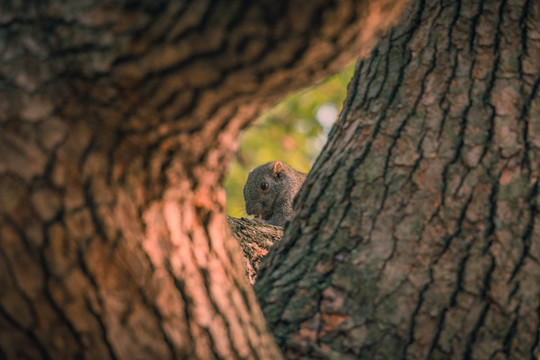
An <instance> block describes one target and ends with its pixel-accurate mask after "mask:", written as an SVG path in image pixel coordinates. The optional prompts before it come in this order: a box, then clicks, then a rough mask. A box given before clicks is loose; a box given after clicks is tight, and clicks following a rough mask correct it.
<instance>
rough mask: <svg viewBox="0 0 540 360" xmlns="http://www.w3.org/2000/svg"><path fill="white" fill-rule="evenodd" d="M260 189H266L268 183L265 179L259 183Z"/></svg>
mask: <svg viewBox="0 0 540 360" xmlns="http://www.w3.org/2000/svg"><path fill="white" fill-rule="evenodd" d="M261 190H263V191H264V190H268V183H267V182H266V181H263V182H262V183H261Z"/></svg>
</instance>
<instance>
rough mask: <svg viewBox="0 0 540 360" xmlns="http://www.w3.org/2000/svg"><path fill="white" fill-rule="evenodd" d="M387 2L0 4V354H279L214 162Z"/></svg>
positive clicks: (363, 42)
mask: <svg viewBox="0 0 540 360" xmlns="http://www.w3.org/2000/svg"><path fill="white" fill-rule="evenodd" d="M401 7H402V5H401V2H400V3H397V4H395V3H394V2H392V1H389V0H379V1H376V2H363V1H362V2H356V1H338V2H330V1H307V0H295V1H255V2H249V1H228V0H227V1H225V0H223V1H218V0H214V1H210V0H207V1H205V0H200V1H187V2H186V1H184V2H179V1H163V0H158V1H155V0H148V1H127V0H126V1H122V0H121V1H106V0H103V1H101V0H94V1H64V2H55V1H32V2H31V1H22V2H17V1H11V0H8V1H3V2H1V4H0V127H1V130H0V199H1V201H0V288H1V289H2V290H1V291H0V358H8V359H20V358H31V359H39V358H43V359H73V358H88V359H158V358H159V359H162V358H163V359H165V358H180V359H188V358H190V359H191V358H201V359H211V358H224V359H232V358H243V359H247V358H267V359H275V358H279V357H280V353H279V350H278V348H277V347H276V346H275V343H274V340H273V337H272V335H270V333H269V332H268V331H267V328H266V324H265V321H264V319H263V316H262V313H261V311H260V308H259V306H258V305H257V301H256V299H255V296H254V293H253V291H252V289H251V286H250V285H249V284H248V282H247V281H245V275H244V272H243V270H242V268H241V266H240V264H241V263H242V259H241V255H240V252H239V247H238V244H237V241H236V240H235V239H233V238H232V237H231V236H230V232H229V230H228V225H227V220H226V217H225V214H224V203H225V193H224V191H223V189H222V188H221V182H222V180H223V178H224V176H225V173H226V169H227V164H228V162H229V160H230V158H231V156H232V154H234V151H235V150H236V148H237V138H238V134H239V132H240V131H241V129H242V128H244V127H245V126H246V125H247V124H248V123H249V122H250V121H252V120H253V119H254V118H255V117H256V115H258V114H259V113H260V112H261V111H262V110H263V109H264V108H266V107H267V106H268V105H269V104H272V103H274V102H275V101H276V100H277V99H278V98H279V97H282V96H283V95H285V94H286V93H287V92H288V91H290V90H292V89H295V88H298V87H300V86H305V85H308V84H310V83H313V82H315V81H317V80H318V79H321V78H322V77H324V76H326V75H328V74H330V73H331V72H333V71H335V70H336V69H338V68H339V67H340V66H341V65H343V64H344V63H346V62H348V61H350V60H351V59H352V57H353V56H356V55H358V54H365V53H367V52H368V50H369V48H370V47H371V45H372V44H373V43H374V41H375V38H376V35H377V34H378V33H379V32H380V31H381V29H384V28H387V27H388V26H389V24H391V22H392V20H394V19H395V18H396V14H398V13H399V11H400V10H401Z"/></svg>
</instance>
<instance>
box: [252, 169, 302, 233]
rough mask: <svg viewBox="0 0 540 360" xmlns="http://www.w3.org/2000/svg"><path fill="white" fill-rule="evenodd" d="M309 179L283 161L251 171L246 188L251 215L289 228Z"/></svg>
mask: <svg viewBox="0 0 540 360" xmlns="http://www.w3.org/2000/svg"><path fill="white" fill-rule="evenodd" d="M306 176H307V174H304V173H303V172H300V171H297V170H295V169H293V168H291V167H289V166H287V165H285V164H284V163H282V162H280V161H271V162H269V163H266V164H264V165H261V166H259V167H257V168H255V169H253V170H251V171H250V172H249V175H248V178H247V181H246V184H245V185H244V201H245V203H246V212H247V214H248V215H255V219H256V220H262V221H265V222H267V223H268V224H271V225H277V226H285V224H286V223H287V221H289V220H290V219H291V217H292V215H293V200H294V197H295V196H296V193H298V190H300V187H301V186H302V184H303V183H304V180H305V179H306Z"/></svg>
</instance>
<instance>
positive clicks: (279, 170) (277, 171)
mask: <svg viewBox="0 0 540 360" xmlns="http://www.w3.org/2000/svg"><path fill="white" fill-rule="evenodd" d="M284 172H285V167H284V166H283V163H282V162H281V161H276V162H275V163H274V165H272V175H274V177H276V178H278V177H281V175H282V174H283V173H284Z"/></svg>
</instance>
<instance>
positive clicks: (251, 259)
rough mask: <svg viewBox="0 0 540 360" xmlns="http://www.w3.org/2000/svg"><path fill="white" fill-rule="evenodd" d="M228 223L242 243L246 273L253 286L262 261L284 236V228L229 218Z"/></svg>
mask: <svg viewBox="0 0 540 360" xmlns="http://www.w3.org/2000/svg"><path fill="white" fill-rule="evenodd" d="M227 223H228V224H229V227H230V228H231V231H232V234H233V236H234V237H235V238H236V240H238V242H239V243H240V247H241V248H242V253H243V255H244V256H243V264H244V272H245V274H246V278H247V279H248V281H249V283H250V284H251V285H253V284H254V283H255V278H256V277H257V271H258V270H259V266H260V264H261V259H262V258H263V257H264V256H266V254H268V250H269V249H270V248H271V247H272V246H273V245H275V244H276V243H277V242H278V241H279V240H281V237H282V236H283V228H282V227H281V226H274V225H269V224H266V223H264V222H262V221H255V220H249V219H245V218H242V219H237V218H233V217H230V216H228V217H227Z"/></svg>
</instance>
